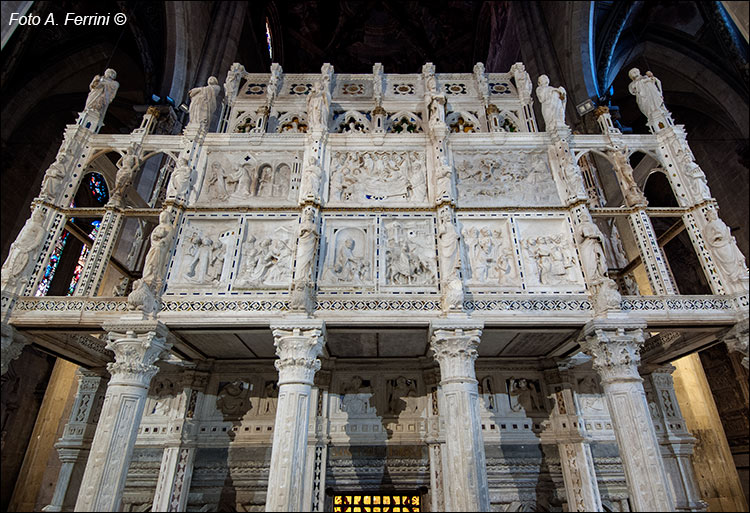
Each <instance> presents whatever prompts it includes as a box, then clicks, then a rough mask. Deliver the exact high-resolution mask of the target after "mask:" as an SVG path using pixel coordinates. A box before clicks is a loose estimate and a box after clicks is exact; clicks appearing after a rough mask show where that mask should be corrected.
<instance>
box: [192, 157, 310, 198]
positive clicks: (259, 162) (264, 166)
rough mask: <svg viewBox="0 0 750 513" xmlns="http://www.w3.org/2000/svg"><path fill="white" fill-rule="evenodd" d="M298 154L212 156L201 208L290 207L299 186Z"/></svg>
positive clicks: (202, 190)
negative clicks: (213, 206)
mask: <svg viewBox="0 0 750 513" xmlns="http://www.w3.org/2000/svg"><path fill="white" fill-rule="evenodd" d="M300 161H301V154H300V153H299V152H274V153H268V152H266V153H253V152H246V151H245V152H226V151H222V152H213V153H209V154H208V157H207V158H206V165H205V169H204V172H203V181H202V185H201V188H200V194H199V196H198V201H197V204H198V205H216V204H217V203H221V204H222V205H224V206H239V205H249V204H253V205H258V204H260V205H262V204H279V203H289V202H292V201H295V200H296V197H297V189H298V186H299V163H300Z"/></svg>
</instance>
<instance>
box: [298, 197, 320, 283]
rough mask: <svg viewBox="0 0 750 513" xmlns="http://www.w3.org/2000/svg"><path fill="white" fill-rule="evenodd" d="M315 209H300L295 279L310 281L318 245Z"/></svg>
mask: <svg viewBox="0 0 750 513" xmlns="http://www.w3.org/2000/svg"><path fill="white" fill-rule="evenodd" d="M316 214H317V211H316V210H315V208H313V207H310V206H308V207H305V209H304V210H303V211H302V221H301V222H300V226H299V237H298V238H297V270H296V274H295V276H294V278H295V280H299V281H302V282H312V280H313V271H314V269H313V266H314V264H315V252H316V250H317V246H318V239H319V237H320V234H319V233H318V230H317V227H316V224H315V216H316Z"/></svg>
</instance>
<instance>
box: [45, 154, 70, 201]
mask: <svg viewBox="0 0 750 513" xmlns="http://www.w3.org/2000/svg"><path fill="white" fill-rule="evenodd" d="M67 161H68V154H67V153H66V152H65V150H63V151H61V152H60V153H58V154H57V158H56V159H55V161H54V162H53V163H52V165H50V167H49V168H48V169H47V171H46V172H45V173H44V179H43V180H42V192H40V193H39V197H40V198H41V199H43V200H45V201H55V198H56V197H57V194H58V193H59V192H60V187H61V186H62V183H63V180H64V179H65V165H66V164H67Z"/></svg>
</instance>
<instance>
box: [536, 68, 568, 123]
mask: <svg viewBox="0 0 750 513" xmlns="http://www.w3.org/2000/svg"><path fill="white" fill-rule="evenodd" d="M538 84H539V87H537V88H536V96H537V98H539V102H540V103H541V104H542V117H544V128H545V130H547V131H548V132H549V131H550V130H554V129H555V128H557V127H559V126H565V104H566V102H567V99H568V96H567V93H566V92H565V88H564V87H562V86H560V87H552V86H550V85H549V77H548V76H547V75H540V76H539V81H538Z"/></svg>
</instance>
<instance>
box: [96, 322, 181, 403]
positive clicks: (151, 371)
mask: <svg viewBox="0 0 750 513" xmlns="http://www.w3.org/2000/svg"><path fill="white" fill-rule="evenodd" d="M104 329H105V330H106V331H108V332H109V335H108V342H107V346H106V348H107V349H109V350H110V351H112V352H114V353H115V361H114V362H113V363H109V364H107V370H108V371H109V373H110V374H111V375H112V379H111V380H110V385H131V386H140V387H143V388H146V389H148V387H149V384H150V382H151V378H152V377H153V376H154V375H155V374H156V373H157V372H158V371H159V368H158V367H157V366H156V365H154V363H155V362H156V360H158V359H159V357H160V356H161V354H162V353H163V352H164V351H167V350H168V349H169V348H170V347H171V344H169V343H168V342H167V340H166V338H167V331H168V330H167V327H166V326H165V325H164V324H162V323H161V322H158V321H156V322H143V323H130V324H112V325H105V326H104Z"/></svg>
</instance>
